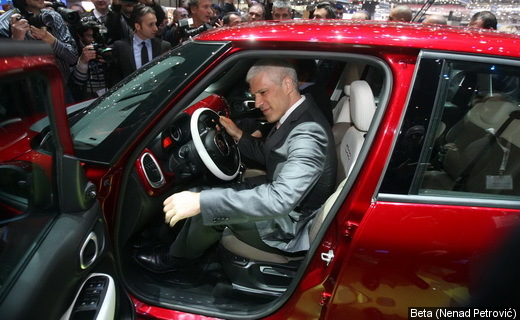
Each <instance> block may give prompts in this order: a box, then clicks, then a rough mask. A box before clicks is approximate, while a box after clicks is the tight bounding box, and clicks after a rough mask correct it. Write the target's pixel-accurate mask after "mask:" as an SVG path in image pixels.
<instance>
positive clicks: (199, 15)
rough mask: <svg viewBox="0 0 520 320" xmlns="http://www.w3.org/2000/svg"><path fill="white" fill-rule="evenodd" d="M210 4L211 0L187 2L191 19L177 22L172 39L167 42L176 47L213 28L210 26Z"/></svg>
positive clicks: (211, 13) (211, 12) (211, 16)
mask: <svg viewBox="0 0 520 320" xmlns="http://www.w3.org/2000/svg"><path fill="white" fill-rule="evenodd" d="M211 4H212V2H211V0H189V1H188V8H189V11H190V17H191V18H189V19H181V20H179V23H178V25H177V29H176V30H175V34H174V37H173V39H170V40H169V41H170V43H171V44H172V46H176V45H177V44H179V43H182V42H184V41H186V40H188V39H189V38H190V37H193V36H196V35H198V34H200V33H202V32H204V31H206V30H209V29H212V28H213V26H212V25H211V24H210V23H211V22H212V18H213V10H212V9H211Z"/></svg>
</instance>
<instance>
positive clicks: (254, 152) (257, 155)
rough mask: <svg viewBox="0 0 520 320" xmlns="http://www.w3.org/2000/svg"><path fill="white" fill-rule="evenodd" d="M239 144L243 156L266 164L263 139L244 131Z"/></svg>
mask: <svg viewBox="0 0 520 320" xmlns="http://www.w3.org/2000/svg"><path fill="white" fill-rule="evenodd" d="M237 146H238V150H240V153H241V154H242V155H243V156H245V157H247V158H249V159H251V160H255V161H257V162H258V163H260V164H262V165H264V166H265V153H264V143H263V140H262V139H257V138H255V137H253V136H251V135H249V134H245V133H244V134H243V135H242V139H240V141H239V142H238V144H237Z"/></svg>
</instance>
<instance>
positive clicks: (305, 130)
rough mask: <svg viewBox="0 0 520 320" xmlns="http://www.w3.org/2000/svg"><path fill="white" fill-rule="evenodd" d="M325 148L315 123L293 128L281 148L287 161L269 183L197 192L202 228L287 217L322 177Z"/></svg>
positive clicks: (325, 139) (325, 143)
mask: <svg viewBox="0 0 520 320" xmlns="http://www.w3.org/2000/svg"><path fill="white" fill-rule="evenodd" d="M327 144H328V139H327V134H326V132H325V130H324V129H323V128H322V127H321V126H319V125H318V124H317V123H314V122H305V123H302V124H300V125H298V126H296V127H295V128H294V129H293V130H292V131H291V133H290V134H289V136H288V137H287V139H286V141H285V143H284V145H283V146H282V148H287V155H288V157H287V161H285V162H284V163H281V164H280V166H281V167H280V168H279V169H277V171H278V174H276V175H275V179H274V181H273V182H271V183H267V184H263V185H260V186H258V187H256V188H253V189H249V190H241V191H236V190H234V189H211V190H204V191H202V192H201V195H200V202H201V215H202V219H203V222H204V224H205V225H217V224H234V223H244V222H249V221H260V220H269V219H274V218H277V217H281V216H285V215H288V214H289V213H290V212H291V211H292V210H293V209H294V208H295V207H296V206H297V205H298V204H299V202H300V201H301V200H302V199H303V198H304V197H305V196H306V195H307V194H308V192H309V191H310V190H311V189H312V187H313V186H314V185H315V183H316V182H317V181H318V179H319V178H320V176H321V174H322V173H323V169H324V167H325V159H326V149H327Z"/></svg>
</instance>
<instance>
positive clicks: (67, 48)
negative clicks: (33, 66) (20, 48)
mask: <svg viewBox="0 0 520 320" xmlns="http://www.w3.org/2000/svg"><path fill="white" fill-rule="evenodd" d="M13 5H14V7H15V9H13V10H9V11H7V12H6V13H4V14H3V15H1V16H0V37H3V38H11V39H14V40H41V41H44V42H46V43H48V44H49V45H51V47H52V50H53V52H54V55H55V57H56V62H57V64H58V67H59V68H60V71H61V73H62V75H63V80H64V81H67V79H68V78H69V74H70V67H71V66H73V65H74V64H75V63H76V61H77V59H78V54H77V51H76V42H75V41H74V39H73V38H72V36H71V34H70V32H69V29H68V28H67V25H66V24H65V22H64V20H63V18H62V16H61V15H60V14H59V13H58V12H56V11H54V10H51V9H45V3H44V2H43V1H41V0H14V1H13Z"/></svg>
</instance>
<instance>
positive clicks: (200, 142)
mask: <svg viewBox="0 0 520 320" xmlns="http://www.w3.org/2000/svg"><path fill="white" fill-rule="evenodd" d="M218 124H219V115H218V114H217V113H216V112H215V111H213V110H211V109H208V108H201V109H197V110H195V112H194V113H193V115H192V116H191V122H190V131H191V136H192V139H193V144H194V145H195V148H196V149H197V153H198V154H199V157H200V158H201V160H202V162H204V165H205V166H206V167H207V168H208V169H209V171H211V173H213V174H214V175H215V176H216V177H217V178H219V179H222V180H224V181H230V180H233V179H234V178H235V177H236V176H237V175H238V173H239V171H240V152H239V151H238V147H237V146H236V144H235V142H234V141H233V139H232V138H231V137H230V136H229V135H228V134H227V132H225V130H220V129H219V127H218Z"/></svg>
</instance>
